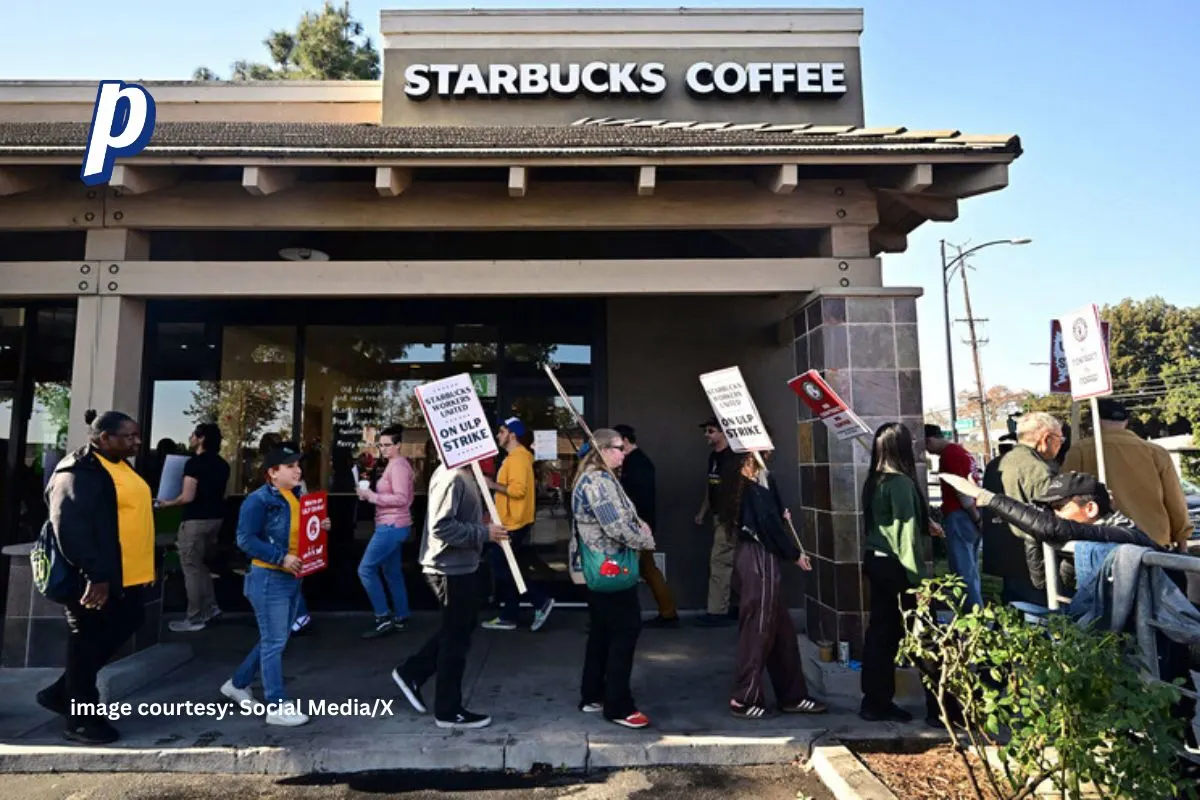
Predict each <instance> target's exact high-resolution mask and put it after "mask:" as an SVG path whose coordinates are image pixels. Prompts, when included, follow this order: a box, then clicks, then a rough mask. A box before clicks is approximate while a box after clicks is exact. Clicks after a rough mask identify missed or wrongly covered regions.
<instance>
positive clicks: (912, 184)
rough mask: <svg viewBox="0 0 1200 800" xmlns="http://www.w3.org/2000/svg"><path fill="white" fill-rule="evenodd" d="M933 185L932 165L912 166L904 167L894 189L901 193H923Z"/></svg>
mask: <svg viewBox="0 0 1200 800" xmlns="http://www.w3.org/2000/svg"><path fill="white" fill-rule="evenodd" d="M932 185H933V165H932V164H913V165H912V166H911V167H906V168H905V170H904V174H903V176H902V177H901V178H900V180H899V181H897V183H896V188H897V189H899V190H900V191H902V192H913V193H918V192H923V191H925V190H926V189H928V188H929V187H930V186H932Z"/></svg>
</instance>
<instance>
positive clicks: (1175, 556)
mask: <svg viewBox="0 0 1200 800" xmlns="http://www.w3.org/2000/svg"><path fill="white" fill-rule="evenodd" d="M1189 550H1190V551H1192V552H1196V551H1200V542H1195V541H1193V542H1191V543H1189ZM1060 552H1065V553H1074V552H1075V542H1067V543H1066V544H1065V545H1063V546H1061V547H1055V546H1053V545H1050V544H1046V543H1044V542H1043V543H1042V556H1043V558H1044V560H1045V569H1046V605H1047V606H1049V608H1050V610H1051V611H1057V610H1058V609H1059V608H1061V606H1062V604H1063V603H1069V602H1071V598H1070V597H1065V596H1064V595H1063V594H1062V587H1061V586H1060V585H1059V581H1058V556H1059V553H1060ZM1142 566H1143V567H1161V568H1162V569H1169V570H1176V571H1179V572H1184V573H1192V574H1195V575H1200V555H1191V554H1184V553H1159V552H1154V551H1151V552H1148V553H1146V554H1145V555H1143V556H1142ZM1146 594H1148V590H1147V589H1145V588H1144V587H1143V586H1139V587H1138V598H1137V602H1138V604H1139V605H1140V604H1142V603H1146V602H1149V601H1150V598H1149V597H1148V596H1145V595H1146ZM1150 626H1151V627H1153V628H1155V629H1159V630H1161V628H1162V626H1160V625H1159V624H1158V623H1157V622H1155V621H1153V620H1151V621H1150ZM1138 649H1139V650H1140V651H1141V654H1142V662H1143V663H1144V664H1145V665H1146V668H1147V669H1148V670H1149V669H1153V670H1154V674H1153V675H1151V676H1149V680H1151V681H1153V682H1155V683H1161V684H1164V685H1166V684H1167V681H1164V680H1163V679H1162V675H1161V674H1160V672H1159V666H1158V659H1151V658H1150V654H1149V653H1147V652H1146V643H1144V642H1142V641H1140V640H1139V641H1138ZM1151 661H1153V662H1154V663H1150V662H1151ZM1172 685H1173V684H1172ZM1197 688H1200V687H1197ZM1175 689H1176V690H1177V691H1179V693H1180V694H1182V695H1183V696H1184V697H1190V698H1191V699H1193V700H1198V701H1200V694H1197V693H1196V691H1194V690H1192V689H1186V688H1184V687H1182V686H1176V687H1175ZM1192 723H1193V720H1190V719H1189V720H1188V721H1187V724H1188V725H1191V724H1192ZM1181 754H1182V755H1184V756H1185V757H1187V758H1189V759H1191V760H1193V761H1197V762H1200V757H1198V756H1197V755H1196V754H1195V753H1192V752H1191V751H1189V750H1187V748H1181Z"/></svg>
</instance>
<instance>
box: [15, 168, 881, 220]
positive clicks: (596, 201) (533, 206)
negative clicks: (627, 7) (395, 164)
mask: <svg viewBox="0 0 1200 800" xmlns="http://www.w3.org/2000/svg"><path fill="white" fill-rule="evenodd" d="M504 196H505V189H504V188H502V187H501V186H500V185H498V183H488V182H485V183H442V182H435V181H416V182H414V183H413V184H412V185H411V186H410V187H409V188H408V189H407V190H406V191H405V192H404V194H402V195H400V196H399V197H396V198H392V199H389V200H387V201H383V200H381V199H380V197H379V195H378V193H377V192H376V191H375V190H374V188H373V187H371V186H370V185H369V184H367V183H366V182H365V181H360V182H350V183H332V182H330V183H324V182H320V183H306V184H302V185H301V186H299V187H297V188H296V189H295V190H294V191H290V192H281V193H279V194H277V195H271V196H269V197H247V196H246V194H245V192H244V191H243V190H242V189H241V188H239V187H237V186H235V185H232V184H229V183H220V182H213V183H207V182H205V183H185V184H180V185H178V186H174V187H171V188H169V189H165V190H163V191H160V192H155V193H154V194H152V195H132V196H129V197H121V198H116V199H111V198H110V199H109V201H108V203H107V205H106V207H105V210H106V211H107V217H106V219H107V224H108V225H109V226H114V227H125V228H133V229H135V230H168V229H180V230H185V229H191V230H246V229H254V228H264V229H269V230H582V229H592V230H597V229H599V230H623V229H624V230H654V229H676V230H684V229H686V230H696V229H704V228H727V229H728V228H752V229H757V230H762V229H768V228H826V227H829V226H830V225H875V224H877V223H878V222H879V214H878V211H877V209H876V197H875V194H874V193H873V192H872V191H871V190H870V189H868V188H867V186H866V184H865V183H863V182H862V181H853V180H846V181H827V180H820V181H816V180H814V181H802V182H801V183H800V185H799V188H798V190H797V191H796V192H795V193H794V194H791V195H775V194H771V193H770V192H764V191H763V190H762V189H761V188H760V187H758V186H756V185H755V184H754V183H752V182H750V181H687V182H686V183H685V182H670V183H665V184H663V185H662V186H657V187H656V189H655V193H654V195H653V196H651V197H643V198H636V197H635V196H634V195H633V193H632V192H630V191H629V187H628V184H624V183H621V182H609V183H599V182H596V183H574V182H557V181H547V182H546V183H544V184H541V185H539V186H538V190H537V191H536V192H532V193H530V194H529V196H528V197H526V198H525V199H524V200H522V202H520V203H497V202H496V200H497V199H498V198H500V197H504ZM839 212H840V216H839ZM118 213H119V214H120V215H121V216H120V217H119V218H118V217H117V216H116V214H118ZM23 214H24V206H23V205H22V204H21V203H17V202H14V201H5V200H4V199H3V198H0V229H6V228H7V229H18V230H20V229H21V228H23V227H26V225H25V224H24V221H23V220H24V216H23Z"/></svg>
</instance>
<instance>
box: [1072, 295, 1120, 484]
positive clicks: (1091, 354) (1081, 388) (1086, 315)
mask: <svg viewBox="0 0 1200 800" xmlns="http://www.w3.org/2000/svg"><path fill="white" fill-rule="evenodd" d="M1059 322H1060V324H1061V326H1062V331H1063V342H1062V343H1063V351H1064V352H1065V353H1066V356H1067V367H1068V370H1069V371H1070V375H1071V397H1072V398H1074V399H1075V400H1090V401H1091V405H1092V429H1093V431H1094V435H1095V437H1096V468H1097V469H1096V471H1097V472H1099V473H1100V474H1099V475H1097V476H1096V477H1098V478H1099V479H1100V481H1101V482H1102V483H1107V482H1108V470H1107V469H1106V465H1105V463H1104V441H1103V433H1102V432H1101V429H1100V402H1099V398H1101V397H1103V396H1105V395H1110V394H1112V390H1113V384H1112V372H1111V371H1110V369H1109V364H1108V342H1107V341H1105V336H1104V327H1103V326H1102V325H1101V323H1100V309H1099V308H1097V307H1096V304H1095V303H1092V304H1091V305H1087V306H1084V307H1083V308H1081V309H1078V310H1077V311H1073V312H1071V313H1070V314H1067V315H1066V316H1064V317H1063V318H1062V319H1061V320H1059ZM1072 433H1074V432H1072Z"/></svg>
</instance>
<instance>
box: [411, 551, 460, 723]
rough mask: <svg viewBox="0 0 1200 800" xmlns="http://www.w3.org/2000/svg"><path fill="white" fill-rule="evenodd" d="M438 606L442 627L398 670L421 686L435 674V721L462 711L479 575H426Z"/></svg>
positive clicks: (451, 717) (451, 716)
mask: <svg viewBox="0 0 1200 800" xmlns="http://www.w3.org/2000/svg"><path fill="white" fill-rule="evenodd" d="M425 580H426V581H427V582H428V583H429V588H431V589H433V593H434V595H436V596H437V599H438V602H439V603H441V606H442V627H441V629H440V630H438V631H437V632H436V633H434V634H433V636H431V637H430V638H429V641H427V642H425V646H424V647H422V648H421V649H420V650H418V651H417V652H416V654H414V655H413V656H411V657H410V658H409V659H408V661H405V662H404V664H403V665H402V666H401V667H400V670H399V672H400V675H401V677H403V678H407V679H409V680H412V681H415V682H416V684H417V685H418V686H423V685H424V684H425V682H426V681H428V680H429V679H430V678H432V677H433V676H434V675H437V694H436V695H435V696H434V700H433V713H434V716H436V717H437V718H438V719H444V720H445V719H453V718H454V715H455V714H457V713H458V712H459V711H462V710H463V701H462V681H463V673H464V672H466V669H467V652H468V651H469V650H470V649H471V633H472V632H473V631H474V630H475V626H476V624H478V622H479V619H478V618H479V576H478V574H477V573H474V572H473V573H471V574H470V575H426V576H425Z"/></svg>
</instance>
